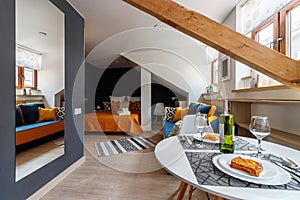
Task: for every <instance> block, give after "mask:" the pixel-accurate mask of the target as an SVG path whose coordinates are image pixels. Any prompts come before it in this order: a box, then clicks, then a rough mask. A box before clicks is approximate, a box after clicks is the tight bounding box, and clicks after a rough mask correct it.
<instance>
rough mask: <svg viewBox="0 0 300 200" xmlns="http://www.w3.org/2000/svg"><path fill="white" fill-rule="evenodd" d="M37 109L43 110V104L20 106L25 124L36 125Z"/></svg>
mask: <svg viewBox="0 0 300 200" xmlns="http://www.w3.org/2000/svg"><path fill="white" fill-rule="evenodd" d="M38 107H41V108H45V105H44V104H43V103H37V104H21V105H20V108H21V111H22V114H23V119H24V122H25V124H31V123H36V122H37V121H38V120H39V111H38Z"/></svg>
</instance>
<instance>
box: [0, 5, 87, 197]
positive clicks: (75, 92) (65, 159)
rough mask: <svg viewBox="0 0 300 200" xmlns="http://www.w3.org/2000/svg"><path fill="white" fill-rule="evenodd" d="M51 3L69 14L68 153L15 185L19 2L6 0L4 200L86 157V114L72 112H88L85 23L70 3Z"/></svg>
mask: <svg viewBox="0 0 300 200" xmlns="http://www.w3.org/2000/svg"><path fill="white" fill-rule="evenodd" d="M51 1H52V2H53V3H54V4H55V5H56V6H57V7H58V8H59V9H61V10H62V12H64V13H65V36H66V38H65V50H66V52H65V62H66V63H65V67H66V69H65V76H66V77H65V80H66V83H65V92H66V93H65V94H66V99H65V100H66V101H65V103H66V119H65V154H64V155H63V156H61V157H60V158H58V159H56V160H54V161H53V162H51V163H49V164H48V165H46V166H44V167H43V168H41V169H39V170H37V171H35V172H34V173H32V174H31V175H29V176H27V177H25V178H23V179H21V180H20V181H18V182H15V111H14V108H15V89H14V88H15V2H14V1H13V0H2V1H1V6H0V27H1V29H0V44H1V50H0V60H1V70H2V71H1V73H0V81H1V82H0V91H1V93H2V95H1V98H0V99H1V103H0V110H1V113H2V114H1V116H0V130H1V133H0V138H1V139H0V144H1V145H0V160H1V164H0V177H1V178H0V195H1V199H10V200H13V199H25V198H27V197H29V196H30V195H31V194H33V193H34V192H35V191H37V190H38V189H40V188H41V187H42V186H43V185H45V184H46V183H48V182H49V181H51V180H52V179H53V178H54V177H56V176H57V175H58V174H59V173H61V172H62V171H63V170H64V169H66V168H67V167H69V166H70V165H71V164H73V163H74V162H75V161H77V160H78V159H80V158H81V157H82V156H83V143H82V138H83V114H81V115H77V116H74V117H73V114H72V110H73V109H74V108H75V107H81V108H82V109H84V100H83V99H84V69H83V61H84V30H83V29H84V20H83V18H82V17H81V16H80V15H79V14H78V13H77V12H76V11H75V10H74V9H73V8H72V6H70V5H69V4H68V3H67V2H66V1H64V0H51ZM37 9H38V8H37ZM80 67H81V68H80ZM82 111H83V110H82Z"/></svg>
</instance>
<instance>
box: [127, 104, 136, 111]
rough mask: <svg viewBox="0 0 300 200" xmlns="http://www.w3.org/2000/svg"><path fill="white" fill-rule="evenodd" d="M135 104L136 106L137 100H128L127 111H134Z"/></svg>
mask: <svg viewBox="0 0 300 200" xmlns="http://www.w3.org/2000/svg"><path fill="white" fill-rule="evenodd" d="M136 106H137V102H130V104H129V111H135V108H136Z"/></svg>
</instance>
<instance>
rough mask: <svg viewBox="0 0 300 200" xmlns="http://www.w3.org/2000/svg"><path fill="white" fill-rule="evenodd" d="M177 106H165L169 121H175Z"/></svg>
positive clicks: (166, 116) (166, 117)
mask: <svg viewBox="0 0 300 200" xmlns="http://www.w3.org/2000/svg"><path fill="white" fill-rule="evenodd" d="M175 111H176V108H173V107H165V119H166V120H167V121H169V122H173V118H174V116H175Z"/></svg>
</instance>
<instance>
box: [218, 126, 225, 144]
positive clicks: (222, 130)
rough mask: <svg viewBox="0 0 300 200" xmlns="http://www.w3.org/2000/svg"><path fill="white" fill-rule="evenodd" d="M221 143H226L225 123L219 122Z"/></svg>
mask: <svg viewBox="0 0 300 200" xmlns="http://www.w3.org/2000/svg"><path fill="white" fill-rule="evenodd" d="M219 134H220V143H221V144H223V143H224V124H221V123H220V124H219Z"/></svg>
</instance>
